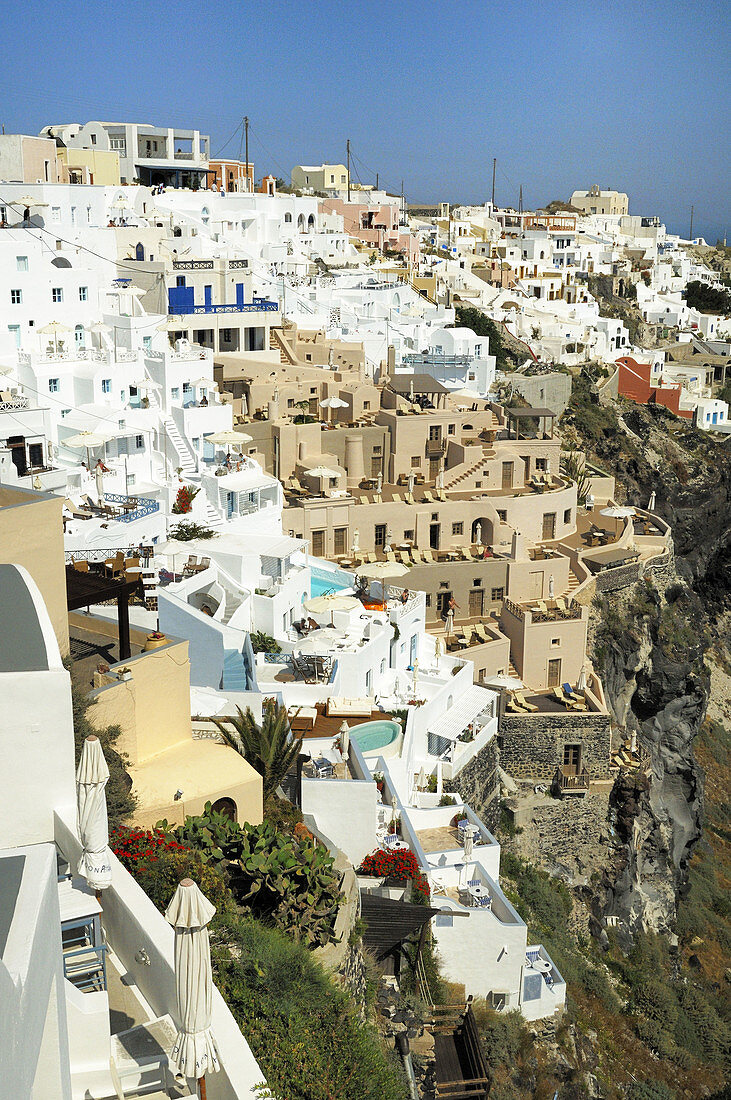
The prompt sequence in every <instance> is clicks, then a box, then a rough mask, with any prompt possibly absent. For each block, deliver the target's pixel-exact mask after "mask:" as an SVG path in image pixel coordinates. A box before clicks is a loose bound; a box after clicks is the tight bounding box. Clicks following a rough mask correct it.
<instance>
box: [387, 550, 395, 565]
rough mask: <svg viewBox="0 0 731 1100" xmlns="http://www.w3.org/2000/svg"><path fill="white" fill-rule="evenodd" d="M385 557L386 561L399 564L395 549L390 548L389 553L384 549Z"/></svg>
mask: <svg viewBox="0 0 731 1100" xmlns="http://www.w3.org/2000/svg"><path fill="white" fill-rule="evenodd" d="M384 557H385V558H386V561H391V562H393V563H394V565H398V561H397V559H396V555H395V554H394V552H393V550H389V551H388V553H386V551H385V550H384Z"/></svg>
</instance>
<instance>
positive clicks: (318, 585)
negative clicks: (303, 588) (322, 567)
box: [310, 573, 351, 596]
mask: <svg viewBox="0 0 731 1100" xmlns="http://www.w3.org/2000/svg"><path fill="white" fill-rule="evenodd" d="M350 587H351V586H350V585H349V584H346V583H344V582H343V581H341V580H339V579H338V576H337V574H335V573H330V574H323V575H318V574H317V573H312V574H311V576H310V595H311V596H324V595H325V593H326V592H341V591H342V590H343V589H344V588H350Z"/></svg>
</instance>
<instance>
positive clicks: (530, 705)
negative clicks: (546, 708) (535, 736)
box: [513, 691, 538, 713]
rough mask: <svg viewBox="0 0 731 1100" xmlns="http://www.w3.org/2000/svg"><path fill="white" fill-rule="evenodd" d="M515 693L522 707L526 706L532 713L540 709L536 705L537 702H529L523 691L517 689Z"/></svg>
mask: <svg viewBox="0 0 731 1100" xmlns="http://www.w3.org/2000/svg"><path fill="white" fill-rule="evenodd" d="M513 695H514V696H515V698H516V699H517V701H518V702H519V703H520V705H521V706H522V707H525V709H526V710H529V711H530V712H531V713H533V712H535V711H537V710H538V707H537V706H536V705H535V703H529V702H528V700H527V699H526V698H525V696H524V695H523V693H522V691H515V692H513Z"/></svg>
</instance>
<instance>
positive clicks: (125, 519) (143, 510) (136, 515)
mask: <svg viewBox="0 0 731 1100" xmlns="http://www.w3.org/2000/svg"><path fill="white" fill-rule="evenodd" d="M104 499H105V500H110V501H111V502H112V504H129V503H131V502H132V501H134V502H135V503H136V507H135V508H132V509H130V511H129V512H125V513H124V514H123V515H119V516H113V517H112V518H113V519H115V520H116V521H117V522H118V523H134V521H135V520H137V519H142V518H143V517H144V516H151V515H152V514H153V512H159V511H160V505H159V503H158V502H157V501H156V500H152V499H151V498H150V497H128V496H124V495H123V494H121V493H105V494H104Z"/></svg>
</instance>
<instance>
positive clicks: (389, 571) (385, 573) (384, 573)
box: [358, 561, 408, 581]
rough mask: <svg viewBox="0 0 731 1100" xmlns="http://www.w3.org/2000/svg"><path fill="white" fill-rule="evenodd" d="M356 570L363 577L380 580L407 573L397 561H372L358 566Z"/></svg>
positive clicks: (403, 566) (404, 567)
mask: <svg viewBox="0 0 731 1100" xmlns="http://www.w3.org/2000/svg"><path fill="white" fill-rule="evenodd" d="M358 572H359V573H360V574H361V576H363V577H369V578H372V579H373V580H378V581H380V580H382V579H383V578H384V577H403V575H404V573H408V569H407V568H406V566H405V565H400V564H399V563H398V562H397V561H374V562H371V564H370V565H362V566H360V567H359V568H358Z"/></svg>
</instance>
